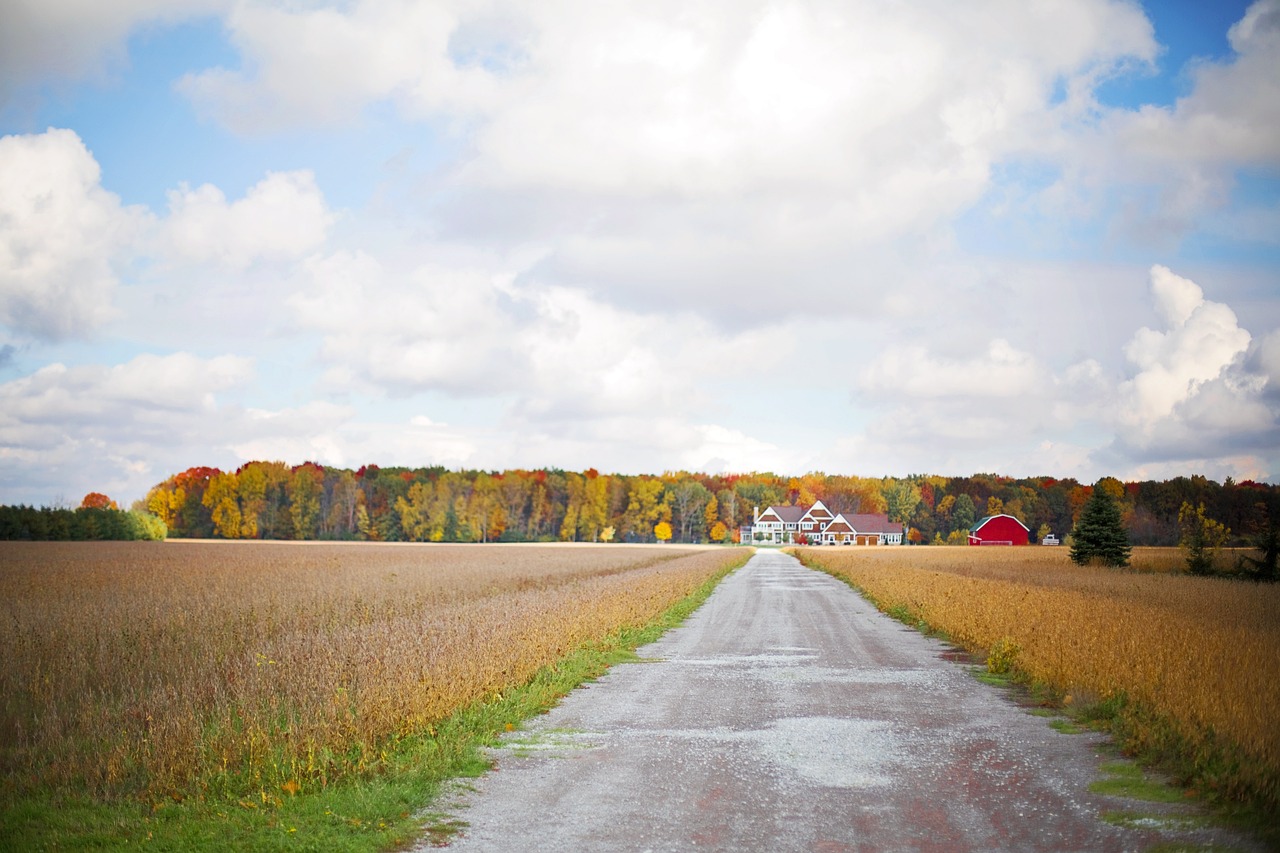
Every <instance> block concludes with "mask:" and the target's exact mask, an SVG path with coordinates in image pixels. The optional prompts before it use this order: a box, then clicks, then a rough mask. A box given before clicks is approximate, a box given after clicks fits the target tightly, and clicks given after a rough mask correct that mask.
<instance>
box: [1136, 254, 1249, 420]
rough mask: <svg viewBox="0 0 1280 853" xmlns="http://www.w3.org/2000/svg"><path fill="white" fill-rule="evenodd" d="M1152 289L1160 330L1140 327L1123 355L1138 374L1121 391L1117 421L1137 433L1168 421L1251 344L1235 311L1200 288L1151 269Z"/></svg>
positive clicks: (1161, 269)
mask: <svg viewBox="0 0 1280 853" xmlns="http://www.w3.org/2000/svg"><path fill="white" fill-rule="evenodd" d="M1151 291H1152V294H1153V296H1154V297H1155V302H1156V310H1157V312H1158V313H1159V315H1160V316H1161V317H1162V318H1163V319H1164V321H1165V330H1164V331H1155V330H1153V329H1149V328H1147V327H1145V326H1144V327H1143V328H1141V329H1139V330H1138V331H1137V332H1136V333H1135V334H1134V336H1133V340H1131V341H1130V342H1129V344H1128V346H1126V347H1125V355H1126V356H1127V357H1128V359H1129V361H1130V362H1131V363H1132V364H1133V365H1134V366H1136V367H1137V368H1138V373H1137V374H1136V375H1134V376H1133V378H1132V379H1130V380H1129V381H1127V382H1126V383H1124V384H1123V385H1122V386H1121V388H1120V391H1121V394H1122V396H1123V397H1124V399H1125V402H1126V403H1127V405H1125V406H1124V408H1123V410H1122V414H1121V420H1122V421H1123V422H1125V423H1127V424H1129V425H1131V426H1134V427H1136V428H1138V429H1139V430H1150V429H1151V428H1152V427H1153V426H1154V425H1155V424H1157V423H1159V422H1161V421H1162V420H1164V419H1167V418H1169V417H1170V416H1171V415H1173V414H1174V411H1175V409H1176V408H1178V407H1179V406H1180V405H1183V404H1185V403H1186V402H1187V401H1189V400H1191V399H1193V398H1195V397H1196V396H1197V394H1198V393H1199V391H1200V390H1201V389H1202V387H1203V386H1204V385H1205V384H1206V383H1208V382H1210V381H1212V380H1215V379H1218V378H1219V377H1221V376H1223V375H1224V373H1225V372H1226V371H1227V370H1228V369H1229V368H1231V367H1232V366H1233V365H1238V364H1239V362H1240V360H1241V359H1242V357H1243V355H1244V353H1245V352H1246V350H1247V349H1248V347H1249V342H1250V340H1251V336H1250V335H1249V333H1248V332H1247V331H1245V330H1244V329H1241V328H1240V327H1239V325H1238V321H1237V319H1236V315H1235V312H1233V311H1232V310H1231V309H1230V308H1229V307H1227V306H1226V305H1223V304H1221V303H1217V302H1210V301H1208V300H1206V299H1205V298H1204V291H1203V290H1201V289H1200V287H1199V285H1197V284H1196V283H1195V282H1193V281H1191V280H1190V279H1186V278H1182V277H1180V276H1177V275H1175V274H1174V273H1173V272H1171V271H1170V270H1169V269H1168V268H1167V267H1163V266H1154V267H1152V268H1151Z"/></svg>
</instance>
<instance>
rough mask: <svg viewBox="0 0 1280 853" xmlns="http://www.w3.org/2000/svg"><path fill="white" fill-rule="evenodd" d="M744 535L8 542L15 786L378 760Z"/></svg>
mask: <svg viewBox="0 0 1280 853" xmlns="http://www.w3.org/2000/svg"><path fill="white" fill-rule="evenodd" d="M743 556H744V553H743V552H742V551H741V550H738V551H732V550H724V549H712V550H707V549H694V548H678V547H644V546H640V547H631V546H624V545H610V546H573V547H566V546H556V545H549V546H537V545H518V546H505V545H489V546H483V545H465V546H448V545H374V544H367V543H361V544H318V543H309V544H296V543H235V544H232V543H195V542H169V543H163V544H160V543H128V542H120V543H114V542H109V543H102V542H100V543H21V542H3V543H0V650H3V658H2V659H0V772H2V773H3V786H4V790H5V792H6V794H5V796H6V797H14V796H23V795H26V794H30V793H32V792H35V793H40V792H58V791H69V792H75V793H78V794H83V795H89V796H92V797H95V798H106V799H111V798H119V797H126V798H129V797H132V798H136V797H147V798H153V799H154V798H161V799H166V798H172V799H173V800H180V799H184V798H190V797H201V796H203V795H206V794H210V793H216V794H223V795H227V794H230V795H232V796H235V795H236V792H237V791H254V790H274V791H277V792H278V791H280V790H282V789H283V790H285V791H289V792H291V793H292V792H293V791H296V790H297V789H298V788H299V787H302V786H309V787H311V788H313V789H314V788H315V787H318V786H320V787H322V786H325V785H327V784H329V783H330V782H333V781H335V780H337V779H339V778H342V777H344V776H351V775H352V774H361V773H368V772H375V773H376V772H377V771H378V767H379V764H380V762H382V761H384V760H385V758H386V750H387V749H388V745H389V744H390V745H394V743H395V741H396V739H397V738H400V737H404V736H410V735H414V734H421V733H423V732H427V733H430V732H431V731H432V728H431V727H432V725H433V724H434V723H435V722H436V721H439V720H441V719H442V718H444V717H446V716H447V715H449V714H450V713H452V712H454V711H455V710H457V709H459V708H461V707H464V706H466V705H469V704H471V703H473V702H476V701H478V700H484V699H487V698H490V697H497V696H499V695H501V693H502V692H503V691H505V690H508V689H509V688H511V687H513V686H516V685H519V684H521V683H523V682H525V681H527V680H528V679H529V678H530V677H531V676H532V675H533V674H534V673H535V672H537V671H538V670H539V669H540V668H542V667H545V666H547V665H550V664H552V663H554V662H555V661H557V660H558V659H559V658H560V657H562V656H563V655H565V654H566V653H567V652H569V651H571V650H573V649H574V648H577V647H579V646H581V645H582V644H584V643H588V642H591V641H593V640H595V639H596V638H599V637H602V636H604V635H605V634H607V633H609V632H611V631H616V630H618V629H621V628H627V627H631V626H638V625H641V624H644V623H646V622H648V621H650V620H652V619H654V618H655V617H656V616H657V615H658V614H661V613H663V612H664V611H665V610H666V609H667V608H669V607H671V606H672V604H674V603H675V602H676V601H678V600H680V599H682V598H683V597H684V596H686V595H688V594H689V593H690V592H692V591H693V590H694V589H696V588H698V587H699V586H700V585H702V584H703V583H704V582H706V581H707V580H708V579H709V578H711V577H712V576H714V575H715V574H717V573H718V572H720V571H721V570H723V569H724V568H726V567H727V566H729V565H730V564H732V563H734V562H741V559H742V558H743Z"/></svg>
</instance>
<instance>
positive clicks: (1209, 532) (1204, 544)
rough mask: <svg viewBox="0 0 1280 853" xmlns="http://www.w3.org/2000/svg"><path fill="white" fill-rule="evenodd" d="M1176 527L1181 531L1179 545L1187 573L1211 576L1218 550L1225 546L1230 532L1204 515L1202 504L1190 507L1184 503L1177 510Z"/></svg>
mask: <svg viewBox="0 0 1280 853" xmlns="http://www.w3.org/2000/svg"><path fill="white" fill-rule="evenodd" d="M1178 527H1179V528H1180V529H1181V531H1182V541H1181V542H1180V543H1179V544H1180V545H1181V546H1182V550H1183V551H1184V552H1185V553H1186V557H1187V571H1189V572H1191V574H1193V575H1211V574H1213V565H1214V562H1215V561H1216V559H1217V556H1218V549H1220V548H1221V547H1222V546H1223V545H1225V544H1226V542H1227V536H1228V535H1230V531H1228V530H1227V528H1226V527H1225V526H1224V525H1222V524H1221V523H1219V522H1217V521H1214V520H1213V519H1212V518H1209V517H1208V516H1207V515H1205V512H1204V504H1198V505H1196V506H1192V505H1191V504H1189V503H1186V502H1184V503H1183V504H1182V508H1181V509H1179V510H1178Z"/></svg>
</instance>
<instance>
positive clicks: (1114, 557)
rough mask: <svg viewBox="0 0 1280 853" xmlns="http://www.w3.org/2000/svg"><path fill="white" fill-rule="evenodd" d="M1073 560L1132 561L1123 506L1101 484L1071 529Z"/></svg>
mask: <svg viewBox="0 0 1280 853" xmlns="http://www.w3.org/2000/svg"><path fill="white" fill-rule="evenodd" d="M1071 560H1072V562H1074V563H1077V564H1078V565H1081V566H1083V565H1085V564H1086V563H1090V562H1093V561H1094V560H1097V561H1098V562H1100V563H1102V564H1103V565H1104V566H1127V565H1129V536H1128V534H1127V533H1126V532H1125V529H1124V522H1123V521H1122V520H1121V518H1120V508H1119V507H1118V506H1116V504H1115V501H1113V500H1112V499H1111V497H1110V496H1109V495H1108V494H1107V493H1106V492H1105V491H1104V490H1102V489H1099V488H1097V487H1095V488H1094V490H1093V494H1092V495H1091V496H1090V497H1089V501H1088V503H1086V504H1085V505H1084V509H1082V510H1081V511H1080V520H1079V521H1077V522H1076V526H1075V529H1074V530H1072V531H1071Z"/></svg>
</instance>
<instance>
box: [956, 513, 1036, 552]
mask: <svg viewBox="0 0 1280 853" xmlns="http://www.w3.org/2000/svg"><path fill="white" fill-rule="evenodd" d="M1030 539H1031V530H1030V528H1028V527H1027V526H1026V525H1025V524H1023V523H1022V522H1021V521H1018V519H1016V518H1014V517H1013V516H1012V515H988V516H987V517H986V518H984V519H982V520H981V521H979V522H978V523H977V524H975V525H974V526H973V527H970V528H969V544H970V545H1026V544H1028V543H1029V542H1030Z"/></svg>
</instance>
